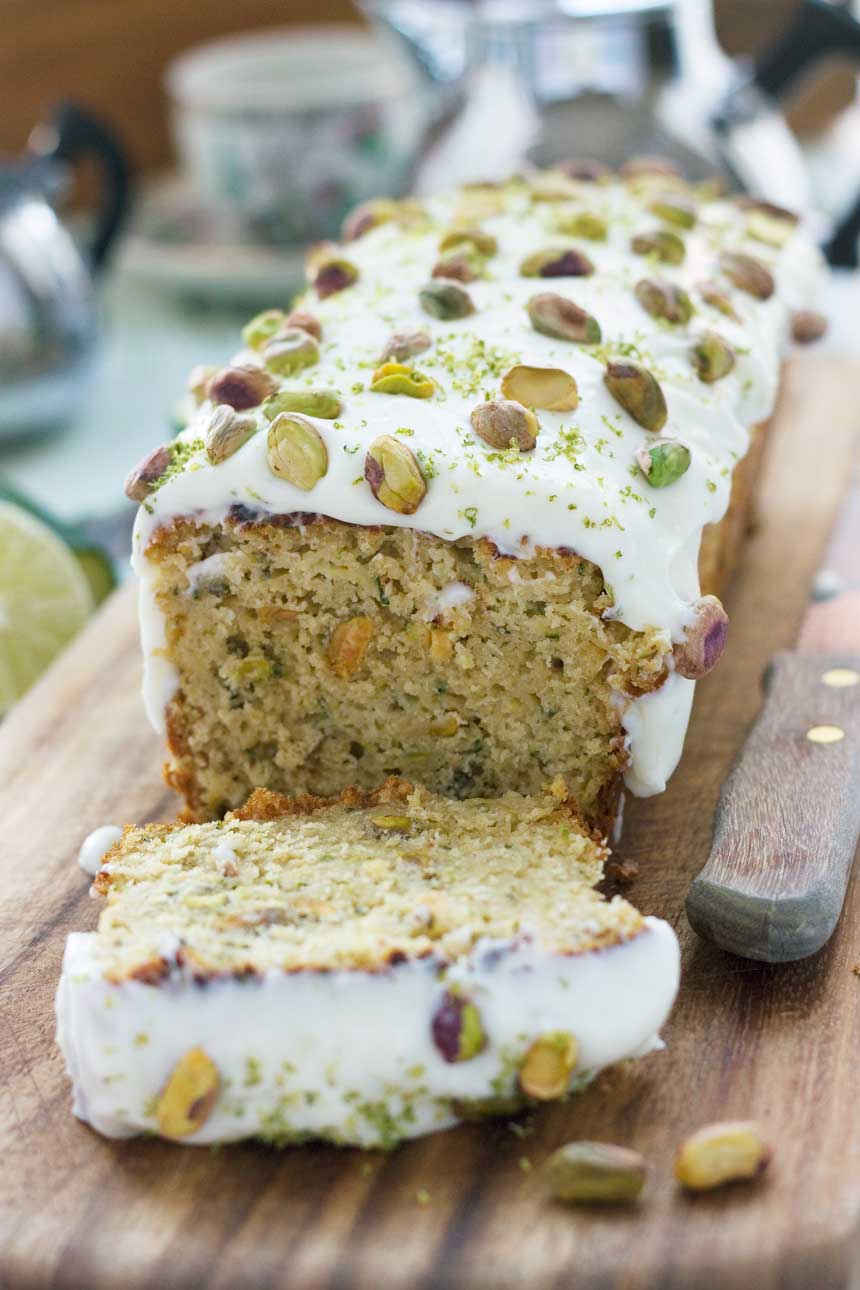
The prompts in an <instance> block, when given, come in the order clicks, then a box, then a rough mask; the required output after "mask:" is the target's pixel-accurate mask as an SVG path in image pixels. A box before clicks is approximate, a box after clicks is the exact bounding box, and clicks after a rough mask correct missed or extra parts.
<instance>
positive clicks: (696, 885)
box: [687, 653, 860, 963]
mask: <svg viewBox="0 0 860 1290" xmlns="http://www.w3.org/2000/svg"><path fill="white" fill-rule="evenodd" d="M858 837H860V656H856V655H855V656H851V655H846V654H840V655H832V654H813V655H810V654H806V655H803V654H788V653H786V654H779V655H777V656H776V657H775V658H774V659H773V661H772V663H771V664H770V666H769V668H768V670H767V673H766V675H765V701H764V705H763V707H762V710H761V712H760V713H759V715H758V717H757V719H756V721H755V723H754V725H753V727H752V729H751V731H750V733H749V735H748V736H747V739H746V742H745V743H744V746H743V748H742V749H741V752H740V756H739V758H738V760H737V762H736V764H735V766H734V769H733V770H732V772H731V774H730V775H729V777H728V779H727V780H726V782H725V784H724V785H723V790H722V793H721V795H720V800H719V804H718V806H717V812H716V816H715V819H714V837H713V842H712V845H711V854H710V856H709V858H708V862H707V864H706V865H705V867H704V869H703V870H702V872H701V873H700V874H699V876H698V878H696V879H694V881H693V883H692V885H691V887H690V891H689V894H688V896H687V917H688V918H689V920H690V923H691V924H692V926H693V928H694V929H695V931H697V932H698V933H699V935H700V936H704V937H706V938H707V939H708V940H711V941H715V942H716V944H717V945H720V946H722V948H723V949H725V950H729V951H731V953H732V954H739V955H741V956H742V957H744V958H749V959H762V960H764V961H765V962H768V963H785V962H789V961H790V960H792V959H801V958H805V957H806V956H807V955H808V954H814V953H815V951H816V950H818V949H820V948H821V946H822V945H824V943H825V942H826V941H827V939H828V938H829V936H830V934H831V933H832V931H833V929H834V927H835V926H836V923H837V920H838V918H839V913H840V911H841V909H842V902H843V899H844V897H845V888H846V885H847V883H848V877H849V874H850V872H851V865H852V861H853V859H854V853H855V851H856V848H857V839H858Z"/></svg>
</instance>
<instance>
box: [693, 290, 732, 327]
mask: <svg viewBox="0 0 860 1290" xmlns="http://www.w3.org/2000/svg"><path fill="white" fill-rule="evenodd" d="M698 292H699V295H700V296H701V297H702V299H703V300H704V301H705V303H706V304H709V305H710V306H711V308H712V309H719V311H720V313H721V314H725V316H726V317H727V318H733V319H734V320H735V322H740V318H739V316H738V313H737V310H736V309H735V307H734V305H733V304H732V302H731V300H730V299H729V297H728V295H727V294H726V292H725V291H723V290H721V288H720V287H718V286H717V284H716V282H710V281H705V282H700V283H698Z"/></svg>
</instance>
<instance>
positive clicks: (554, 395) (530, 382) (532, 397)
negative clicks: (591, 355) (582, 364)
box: [502, 363, 579, 412]
mask: <svg viewBox="0 0 860 1290" xmlns="http://www.w3.org/2000/svg"><path fill="white" fill-rule="evenodd" d="M502 394H503V395H504V396H505V398H506V399H512V400H513V401H514V402H515V403H522V404H523V406H524V407H527V408H546V409H547V411H549V412H571V411H572V410H573V409H574V408H575V407H576V406H577V404H578V403H579V390H578V389H577V385H576V381H575V380H574V379H573V377H572V376H571V375H570V373H569V372H565V371H564V369H563V368H561V367H533V366H531V365H529V364H527V363H517V364H515V366H514V367H509V368H508V370H507V371H506V372H505V374H504V376H503V377H502Z"/></svg>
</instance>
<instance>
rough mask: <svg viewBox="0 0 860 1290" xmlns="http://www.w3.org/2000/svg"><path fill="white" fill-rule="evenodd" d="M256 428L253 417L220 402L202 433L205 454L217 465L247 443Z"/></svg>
mask: <svg viewBox="0 0 860 1290" xmlns="http://www.w3.org/2000/svg"><path fill="white" fill-rule="evenodd" d="M256 429H257V423H256V421H255V420H254V418H253V417H249V416H242V415H241V413H239V412H236V411H235V410H234V409H233V408H231V407H230V406H229V404H226V403H222V404H220V405H219V406H218V407H217V408H215V410H214V412H213V413H212V416H211V417H210V418H209V424H208V425H207V427H206V431H205V433H204V435H203V442H204V444H205V445H206V456H207V457H208V458H209V460H210V461H211V462H212V465H213V466H217V465H218V463H219V462H222V461H226V460H227V458H228V457H232V456H233V453H234V452H238V451H239V449H240V448H241V447H242V444H244V443H247V442H248V440H249V439H250V438H251V435H252V434H254V432H255V430H256Z"/></svg>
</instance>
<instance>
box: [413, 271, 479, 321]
mask: <svg viewBox="0 0 860 1290" xmlns="http://www.w3.org/2000/svg"><path fill="white" fill-rule="evenodd" d="M418 299H419V300H420V301H421V308H422V309H423V310H424V312H425V313H427V314H430V316H431V317H432V318H444V319H450V318H466V317H468V315H469V314H473V313H474V312H475V304H474V301H473V300H472V297H471V296H470V295H469V293H468V291H466V290H465V288H464V287H461V286H458V284H457V283H456V282H446V281H445V280H444V279H441V278H434V279H433V281H432V282H428V283H427V285H426V286H425V287H422V288H421V290H420V291H419V293H418Z"/></svg>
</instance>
